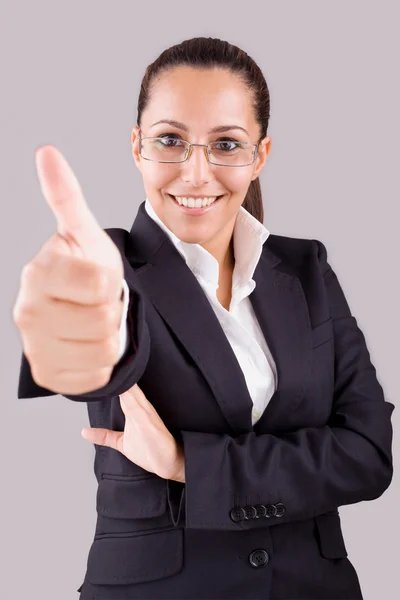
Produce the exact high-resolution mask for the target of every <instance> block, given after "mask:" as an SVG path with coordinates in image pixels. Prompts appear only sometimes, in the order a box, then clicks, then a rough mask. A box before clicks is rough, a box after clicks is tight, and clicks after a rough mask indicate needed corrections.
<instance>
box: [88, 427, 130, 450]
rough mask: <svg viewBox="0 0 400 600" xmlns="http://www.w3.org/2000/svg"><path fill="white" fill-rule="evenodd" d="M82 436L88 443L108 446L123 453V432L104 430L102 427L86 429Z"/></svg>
mask: <svg viewBox="0 0 400 600" xmlns="http://www.w3.org/2000/svg"><path fill="white" fill-rule="evenodd" d="M81 435H82V437H83V438H84V439H85V440H88V442H92V443H93V444H97V445H98V446H107V447H108V448H113V449H114V450H118V452H122V440H123V436H124V432H123V431H112V430H111V429H103V428H101V427H84V428H83V429H82V431H81Z"/></svg>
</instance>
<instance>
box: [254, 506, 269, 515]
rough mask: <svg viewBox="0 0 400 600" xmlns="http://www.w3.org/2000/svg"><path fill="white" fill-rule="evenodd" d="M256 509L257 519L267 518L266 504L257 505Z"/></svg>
mask: <svg viewBox="0 0 400 600" xmlns="http://www.w3.org/2000/svg"><path fill="white" fill-rule="evenodd" d="M255 509H256V515H255V518H256V519H259V518H260V517H265V515H266V512H267V507H266V506H265V504H256V505H255Z"/></svg>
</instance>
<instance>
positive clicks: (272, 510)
mask: <svg viewBox="0 0 400 600" xmlns="http://www.w3.org/2000/svg"><path fill="white" fill-rule="evenodd" d="M276 513H277V510H276V506H275V504H267V511H266V514H265V516H266V517H267V519H269V518H270V517H275V515H276Z"/></svg>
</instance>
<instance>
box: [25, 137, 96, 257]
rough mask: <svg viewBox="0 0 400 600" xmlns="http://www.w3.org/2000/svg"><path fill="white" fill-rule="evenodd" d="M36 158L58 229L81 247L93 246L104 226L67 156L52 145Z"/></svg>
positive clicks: (37, 168)
mask: <svg viewBox="0 0 400 600" xmlns="http://www.w3.org/2000/svg"><path fill="white" fill-rule="evenodd" d="M35 159H36V170H37V174H38V178H39V183H40V187H41V190H42V193H43V195H44V197H45V199H46V201H47V204H48V205H49V207H50V209H51V210H52V212H53V214H54V216H55V218H56V221H57V231H58V233H59V234H60V235H62V236H63V237H65V238H66V239H67V240H68V241H71V242H75V243H77V244H78V246H80V247H81V248H84V247H85V246H86V247H90V245H91V244H92V243H93V242H96V241H98V239H99V232H100V231H102V229H101V227H100V225H99V223H98V221H97V220H96V218H95V217H94V215H93V214H92V212H91V211H90V209H89V207H88V205H87V203H86V200H85V198H84V196H83V193H82V189H81V186H80V184H79V181H78V179H77V178H76V176H75V174H74V172H73V170H72V169H71V167H70V166H69V164H68V162H67V160H66V159H65V158H64V156H63V155H62V154H61V152H60V151H59V150H58V149H57V148H56V147H55V146H52V145H48V146H42V147H41V148H39V150H37V151H36V154H35Z"/></svg>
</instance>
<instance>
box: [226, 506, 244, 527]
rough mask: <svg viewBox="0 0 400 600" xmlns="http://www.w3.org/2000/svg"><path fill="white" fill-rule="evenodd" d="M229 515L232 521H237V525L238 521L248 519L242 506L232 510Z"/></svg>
mask: <svg viewBox="0 0 400 600" xmlns="http://www.w3.org/2000/svg"><path fill="white" fill-rule="evenodd" d="M229 515H230V517H231V519H232V521H235V523H237V522H238V521H243V520H244V519H245V518H246V513H245V510H244V509H243V508H242V507H241V506H239V507H237V508H232V510H231V512H230V513H229Z"/></svg>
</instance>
